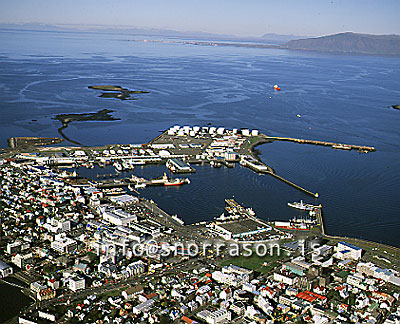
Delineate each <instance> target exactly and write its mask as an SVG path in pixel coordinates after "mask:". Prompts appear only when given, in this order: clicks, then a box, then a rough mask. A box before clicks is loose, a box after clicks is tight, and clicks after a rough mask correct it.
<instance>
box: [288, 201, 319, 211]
mask: <svg viewBox="0 0 400 324" xmlns="http://www.w3.org/2000/svg"><path fill="white" fill-rule="evenodd" d="M288 206H289V207H293V208H297V209H302V210H314V209H315V208H320V207H321V205H319V206H314V205H311V204H305V203H304V202H303V200H300V202H297V201H294V202H292V203H288Z"/></svg>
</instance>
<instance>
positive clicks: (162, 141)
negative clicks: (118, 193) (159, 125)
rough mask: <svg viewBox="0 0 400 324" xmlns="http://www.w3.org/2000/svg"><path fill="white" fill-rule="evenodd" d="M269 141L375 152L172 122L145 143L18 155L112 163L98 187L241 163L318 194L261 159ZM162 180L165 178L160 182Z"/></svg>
mask: <svg viewBox="0 0 400 324" xmlns="http://www.w3.org/2000/svg"><path fill="white" fill-rule="evenodd" d="M273 141H289V142H294V143H300V144H312V145H322V146H330V147H332V148H334V149H343V150H358V151H359V152H373V151H375V148H374V147H371V146H360V145H350V144H341V143H333V142H324V141H317V140H307V139H296V138H289V137H273V136H268V135H265V134H260V133H259V131H258V130H256V129H253V130H250V129H225V128H224V127H214V126H203V127H200V126H178V125H175V126H173V127H171V128H169V129H167V130H165V131H163V132H162V133H161V134H160V135H158V136H157V137H156V138H154V139H153V140H151V141H149V142H148V143H145V144H135V145H133V144H118V145H107V146H104V147H92V148H91V147H47V148H45V147H42V148H39V149H37V151H36V153H21V154H19V155H17V156H19V158H20V159H26V160H28V161H29V160H31V161H32V160H33V161H40V162H42V163H43V164H47V165H51V166H53V167H68V166H69V167H76V168H79V167H86V168H93V166H94V165H96V164H97V165H99V166H100V167H104V166H106V165H112V166H113V167H114V168H115V172H114V173H108V174H107V173H103V174H98V175H97V179H98V181H97V187H98V188H102V189H106V188H124V187H128V186H129V185H133V186H134V187H135V188H136V189H138V188H140V187H145V186H154V185H160V184H162V185H165V186H168V185H171V186H172V185H182V184H186V183H189V182H190V180H189V179H188V178H186V179H184V180H180V179H178V180H176V181H175V180H173V181H169V180H168V179H165V178H164V180H161V181H159V180H157V179H153V180H141V181H139V180H138V179H137V178H134V180H133V181H132V179H120V173H122V172H125V171H133V172H134V168H135V167H138V166H145V165H147V164H165V165H166V167H167V168H168V169H169V170H170V171H171V172H172V173H188V174H190V173H194V172H196V168H195V167H193V166H192V165H191V164H194V165H197V164H208V165H210V166H212V167H215V168H220V167H222V166H223V167H226V168H233V167H235V164H236V163H237V162H239V163H240V165H242V166H244V167H246V168H248V169H250V170H252V171H254V172H257V173H260V174H265V175H270V176H272V177H274V178H275V179H278V180H280V181H282V182H284V183H286V184H288V185H289V186H292V187H293V188H296V189H297V190H300V191H302V192H304V193H306V194H307V195H310V196H313V197H314V198H318V197H319V194H318V193H317V192H313V191H311V190H309V189H306V188H304V187H303V186H300V185H298V184H296V183H294V182H292V181H291V180H288V179H286V178H284V177H282V176H280V175H279V174H277V172H276V171H275V170H274V169H273V168H271V167H270V166H268V165H267V164H265V163H264V162H262V161H261V160H260V159H259V158H258V155H257V154H256V151H255V147H256V146H258V145H261V144H265V143H271V142H273ZM163 181H164V182H163Z"/></svg>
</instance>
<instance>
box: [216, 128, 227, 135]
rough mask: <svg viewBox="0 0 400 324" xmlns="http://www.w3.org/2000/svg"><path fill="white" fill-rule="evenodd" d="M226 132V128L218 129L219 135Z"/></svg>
mask: <svg viewBox="0 0 400 324" xmlns="http://www.w3.org/2000/svg"><path fill="white" fill-rule="evenodd" d="M224 132H225V128H223V127H220V128H218V129H217V134H218V135H224Z"/></svg>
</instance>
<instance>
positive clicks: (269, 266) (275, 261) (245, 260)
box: [221, 253, 286, 274]
mask: <svg viewBox="0 0 400 324" xmlns="http://www.w3.org/2000/svg"><path fill="white" fill-rule="evenodd" d="M285 257H286V256H285V255H284V254H283V253H282V254H281V255H275V254H274V255H273V256H270V255H269V254H268V255H266V256H263V257H259V256H257V255H255V254H253V255H252V256H249V257H245V256H238V257H234V258H232V259H229V260H224V261H223V262H222V263H221V265H223V266H227V265H230V264H233V265H236V266H238V267H242V268H246V269H250V270H254V271H258V272H261V273H262V274H265V273H268V272H270V271H271V270H273V269H274V268H275V267H277V266H278V265H280V263H279V261H280V260H282V259H284V258H285ZM264 263H265V264H266V266H265V265H263V264H264Z"/></svg>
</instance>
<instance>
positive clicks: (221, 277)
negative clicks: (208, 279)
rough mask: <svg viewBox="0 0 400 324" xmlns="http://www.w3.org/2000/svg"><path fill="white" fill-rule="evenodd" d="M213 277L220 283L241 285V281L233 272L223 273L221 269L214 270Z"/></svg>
mask: <svg viewBox="0 0 400 324" xmlns="http://www.w3.org/2000/svg"><path fill="white" fill-rule="evenodd" d="M212 278H213V279H214V280H215V281H217V282H220V283H223V284H227V285H230V286H234V287H238V286H239V285H240V283H241V282H240V281H239V280H238V279H237V278H236V276H235V275H233V274H228V273H222V272H221V271H214V272H213V273H212Z"/></svg>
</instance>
